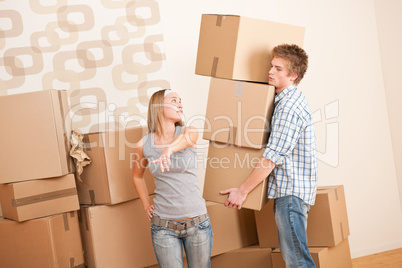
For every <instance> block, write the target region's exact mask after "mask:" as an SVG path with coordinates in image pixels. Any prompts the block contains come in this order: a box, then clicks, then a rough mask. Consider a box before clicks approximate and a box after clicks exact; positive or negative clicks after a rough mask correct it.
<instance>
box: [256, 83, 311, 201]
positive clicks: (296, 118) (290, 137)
mask: <svg viewBox="0 0 402 268" xmlns="http://www.w3.org/2000/svg"><path fill="white" fill-rule="evenodd" d="M271 126H272V129H271V134H270V137H269V141H268V144H267V148H266V149H265V151H264V153H263V156H264V157H265V158H267V159H269V160H271V161H272V162H274V163H275V164H276V166H275V168H274V170H273V172H271V174H270V175H269V184H268V198H278V197H283V196H288V195H294V196H297V197H299V198H301V199H302V200H303V201H304V202H306V203H308V204H310V205H314V202H315V195H316V192H317V173H318V172H317V171H318V163H317V150H316V138H315V132H314V126H313V122H312V117H311V112H310V107H309V105H308V102H307V100H306V98H305V97H304V95H303V94H302V93H301V91H299V90H298V89H297V88H296V86H295V85H291V86H289V87H287V88H285V89H284V90H282V91H281V92H280V93H279V94H277V95H276V96H275V111H274V114H273V116H272V121H271Z"/></svg>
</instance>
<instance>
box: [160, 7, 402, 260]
mask: <svg viewBox="0 0 402 268" xmlns="http://www.w3.org/2000/svg"><path fill="white" fill-rule="evenodd" d="M159 5H160V10H161V18H162V24H163V33H164V39H165V47H166V57H167V62H168V71H169V78H170V83H171V86H172V88H173V89H175V90H177V91H178V92H179V93H180V95H181V96H182V98H183V103H184V109H185V114H186V117H187V119H188V121H191V122H193V124H194V125H196V126H197V127H199V128H202V127H203V123H202V121H201V120H198V121H197V120H195V118H199V117H202V116H203V115H204V114H205V109H206V102H207V95H208V86H209V80H210V78H209V77H203V76H198V75H195V74H194V69H195V59H196V53H197V44H198V32H199V26H200V25H199V24H200V19H201V14H202V13H218V14H237V15H243V16H248V17H254V18H260V19H266V20H272V21H277V22H283V23H289V24H295V25H301V26H305V27H306V36H305V46H304V47H305V49H306V50H307V52H308V53H309V56H310V67H309V70H308V72H307V75H306V77H305V79H304V80H303V81H302V83H301V84H300V88H301V89H302V90H303V91H304V92H305V94H306V95H307V97H308V99H309V101H310V104H311V106H312V109H313V111H315V113H314V116H315V121H316V124H315V126H316V131H317V138H318V151H319V160H320V161H319V184H320V185H334V184H343V185H344V186H345V191H346V198H347V209H348V214H349V222H350V229H351V236H350V245H351V253H352V256H353V257H359V256H363V255H367V254H371V253H376V252H380V251H385V250H389V249H393V248H398V247H402V228H401V227H402V216H401V205H400V202H399V200H400V199H399V192H398V184H397V174H396V170H395V161H394V154H393V147H392V145H393V144H392V140H391V131H390V122H389V119H388V110H387V99H386V95H385V89H384V79H383V74H382V68H381V58H380V49H379V44H378V35H377V28H376V17H375V7H374V2H373V1H366V0H355V1H347V0H340V1H314V0H308V1H296V0H286V1H273V0H250V1H243V0H221V1H214V0H205V1H186V0H172V1H160V2H159ZM179 7H180V8H179ZM395 29H397V27H396V28H395ZM193 119H194V120H193ZM391 125H392V121H391ZM206 144H207V142H206V141H205V140H202V139H201V138H200V140H199V153H200V155H204V156H205V154H206V152H207V148H206V147H207V146H206ZM200 166H202V164H200ZM200 173H201V177H202V178H203V176H204V170H203V169H201V170H200Z"/></svg>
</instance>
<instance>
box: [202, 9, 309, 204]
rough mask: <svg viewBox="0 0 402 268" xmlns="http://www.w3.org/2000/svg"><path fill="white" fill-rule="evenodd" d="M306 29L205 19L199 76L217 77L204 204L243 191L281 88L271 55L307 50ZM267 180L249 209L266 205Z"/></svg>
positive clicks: (209, 113) (209, 114) (207, 131)
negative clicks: (271, 80) (287, 48)
mask: <svg viewBox="0 0 402 268" xmlns="http://www.w3.org/2000/svg"><path fill="white" fill-rule="evenodd" d="M303 39H304V28H303V27H299V26H293V25H288V24H282V23H276V22H270V21H266V20H260V19H253V18H247V17H243V16H235V15H213V14H203V15H202V18H201V27H200V35H199V42H198V52H197V61H196V68H195V73H196V74H199V75H206V76H211V81H210V87H209V95H208V103H207V110H206V120H205V127H204V134H203V138H204V139H206V140H209V141H210V145H209V151H208V161H207V168H206V173H205V184H204V198H205V199H207V200H210V201H214V202H220V203H223V202H224V201H225V200H226V197H227V196H223V195H220V194H219V191H221V190H224V189H227V188H232V187H238V186H239V185H240V184H241V183H242V182H243V181H244V180H245V178H246V177H247V176H248V175H249V174H250V173H251V171H252V170H253V169H254V167H255V166H256V164H257V163H258V161H259V159H260V157H261V156H262V152H263V151H264V148H265V145H266V144H267V142H268V137H269V131H270V120H271V117H272V113H273V109H274V97H275V88H274V87H272V86H269V85H268V84H267V82H268V72H269V69H270V62H271V59H272V56H271V50H272V48H273V47H275V46H276V45H279V44H282V43H295V44H298V45H300V46H302V45H303ZM266 189H267V180H265V181H264V182H263V183H262V184H261V185H259V186H258V187H257V188H256V189H254V190H253V191H252V192H251V193H250V194H249V198H248V199H247V200H246V202H245V203H244V204H243V207H244V208H248V209H253V210H260V209H261V208H262V207H263V206H264V205H265V204H266V203H267V201H268V200H267V198H266V193H267V191H266Z"/></svg>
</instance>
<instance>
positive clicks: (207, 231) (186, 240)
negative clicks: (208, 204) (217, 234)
mask: <svg viewBox="0 0 402 268" xmlns="http://www.w3.org/2000/svg"><path fill="white" fill-rule="evenodd" d="M179 223H180V222H179ZM151 234H152V243H153V246H154V251H155V255H156V259H157V261H158V264H159V267H160V268H182V267H183V246H184V250H185V252H186V258H187V264H188V267H189V268H208V267H210V258H211V250H212V240H213V234H212V227H211V223H210V221H209V217H207V219H205V220H204V221H203V222H201V223H200V224H198V225H196V226H194V227H190V228H188V229H186V230H181V231H175V230H173V229H170V228H165V227H160V226H156V225H153V224H151Z"/></svg>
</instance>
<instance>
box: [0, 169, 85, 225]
mask: <svg viewBox="0 0 402 268" xmlns="http://www.w3.org/2000/svg"><path fill="white" fill-rule="evenodd" d="M0 203H1V207H2V210H3V214H4V218H8V219H12V220H16V221H19V222H21V221H26V220H31V219H35V218H40V217H45V216H50V215H53V214H59V213H63V212H68V211H75V210H79V209H80V205H79V202H78V194H77V188H76V186H75V178H74V175H73V174H69V175H66V176H62V177H57V178H51V179H46V180H31V181H24V182H16V183H9V184H0Z"/></svg>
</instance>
